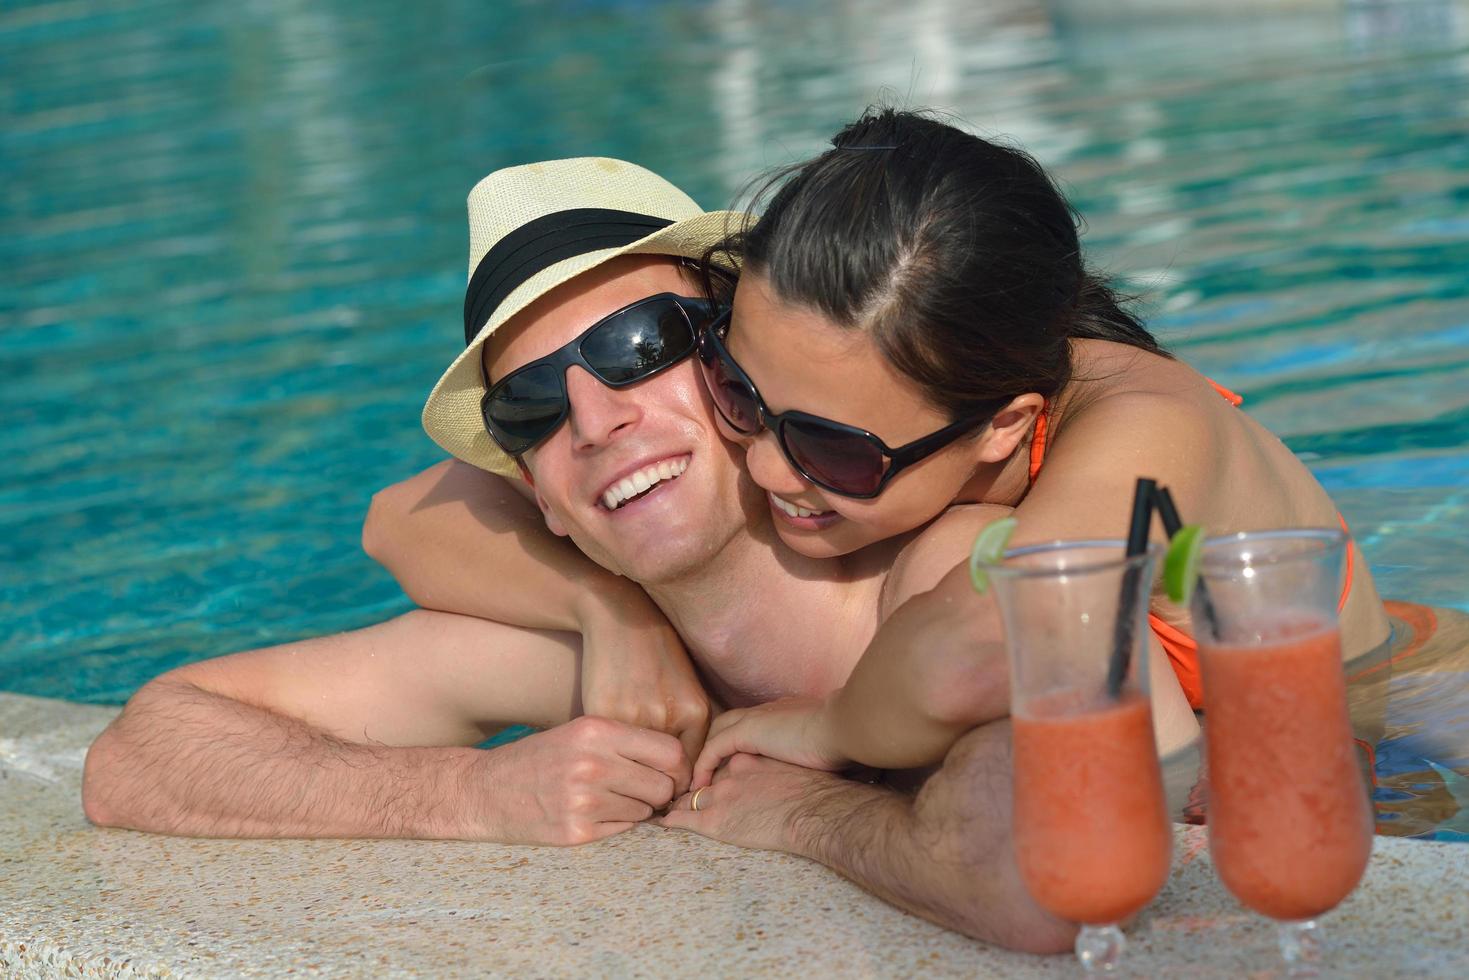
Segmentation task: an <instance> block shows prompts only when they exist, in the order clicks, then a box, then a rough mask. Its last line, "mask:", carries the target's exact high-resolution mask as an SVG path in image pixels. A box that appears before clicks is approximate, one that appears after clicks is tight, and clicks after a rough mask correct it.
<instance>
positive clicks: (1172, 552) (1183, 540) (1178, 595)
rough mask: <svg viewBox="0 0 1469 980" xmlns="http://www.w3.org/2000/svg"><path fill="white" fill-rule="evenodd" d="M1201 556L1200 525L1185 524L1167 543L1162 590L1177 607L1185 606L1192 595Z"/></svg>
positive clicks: (1202, 541)
mask: <svg viewBox="0 0 1469 980" xmlns="http://www.w3.org/2000/svg"><path fill="white" fill-rule="evenodd" d="M1203 554H1204V527H1203V525H1202V524H1185V525H1184V526H1183V527H1181V528H1179V529H1178V533H1177V534H1175V535H1174V536H1173V540H1172V541H1170V542H1169V543H1168V553H1167V554H1166V555H1164V556H1163V588H1164V589H1165V590H1166V591H1167V592H1168V598H1170V599H1172V600H1173V601H1174V602H1176V603H1178V604H1179V605H1187V604H1188V600H1189V598H1190V597H1191V596H1192V595H1193V594H1194V583H1195V582H1197V581H1198V580H1199V560H1200V559H1201V558H1202V557H1203Z"/></svg>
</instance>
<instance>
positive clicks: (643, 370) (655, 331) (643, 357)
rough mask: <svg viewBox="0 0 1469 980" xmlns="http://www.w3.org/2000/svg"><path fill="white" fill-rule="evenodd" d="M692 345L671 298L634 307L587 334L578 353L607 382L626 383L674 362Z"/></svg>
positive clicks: (680, 312)
mask: <svg viewBox="0 0 1469 980" xmlns="http://www.w3.org/2000/svg"><path fill="white" fill-rule="evenodd" d="M693 346H694V331H693V328H692V327H690V326H689V320H688V317H687V316H685V315H684V312H683V310H681V309H679V307H678V304H677V303H674V302H673V301H672V300H658V301H655V302H652V303H643V304H642V305H640V306H635V307H633V308H632V309H630V310H628V311H627V312H625V313H623V314H621V315H620V316H617V317H614V318H613V319H611V320H608V321H607V322H606V323H604V324H602V325H601V326H600V327H598V328H597V329H596V330H593V331H592V332H591V333H590V334H588V335H587V338H586V339H585V340H583V341H582V344H581V355H582V357H584V358H586V359H587V363H588V364H590V365H591V366H592V368H593V369H594V370H595V371H596V372H597V373H598V374H599V375H601V376H602V380H603V381H605V382H607V383H608V384H610V385H623V384H630V383H631V382H634V381H637V380H639V379H640V378H646V377H647V376H648V375H650V374H652V373H653V372H655V371H661V370H662V369H663V368H666V367H668V366H669V365H670V364H673V363H674V362H676V361H678V360H679V359H680V358H682V357H683V356H684V355H685V354H687V353H688V352H689V351H690V350H692V349H693Z"/></svg>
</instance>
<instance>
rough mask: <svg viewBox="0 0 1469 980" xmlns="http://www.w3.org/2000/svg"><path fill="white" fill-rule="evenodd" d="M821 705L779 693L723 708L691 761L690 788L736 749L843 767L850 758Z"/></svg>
mask: <svg viewBox="0 0 1469 980" xmlns="http://www.w3.org/2000/svg"><path fill="white" fill-rule="evenodd" d="M825 706H826V701H825V699H822V698H782V699H780V700H779V701H770V702H767V703H766V704H759V705H755V706H754V707H752V708H737V709H735V710H733V711H726V712H725V713H724V714H722V715H720V716H719V717H718V718H716V719H714V724H713V725H712V726H711V727H710V729H709V739H708V741H707V742H705V743H704V751H703V752H702V753H700V755H699V759H698V761H697V762H696V763H694V781H693V783H692V786H693V788H694V789H699V788H700V787H703V786H708V785H709V784H710V781H711V780H712V779H713V777H714V771H715V770H716V769H718V768H719V765H720V763H722V762H724V760H725V759H728V758H729V757H730V756H733V755H735V754H736V753H740V752H743V753H747V754H749V755H762V756H767V757H769V758H772V759H779V760H781V761H783V762H790V763H793V764H795V765H798V766H804V767H805V768H807V769H826V770H835V769H841V768H844V767H845V766H846V765H847V764H848V763H849V762H850V761H851V760H849V759H848V758H846V756H844V755H843V754H842V753H841V751H840V750H839V749H838V748H837V746H836V744H835V741H834V740H833V739H832V737H831V726H830V725H828V724H827V723H826V716H825V714H824V709H825ZM705 795H706V796H707V795H708V794H707V793H706V794H705Z"/></svg>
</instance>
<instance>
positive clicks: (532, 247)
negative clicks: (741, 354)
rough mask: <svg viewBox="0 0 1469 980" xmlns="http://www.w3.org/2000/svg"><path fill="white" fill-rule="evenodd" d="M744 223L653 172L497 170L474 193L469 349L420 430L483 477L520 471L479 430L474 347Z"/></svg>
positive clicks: (552, 166)
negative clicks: (611, 268) (600, 283)
mask: <svg viewBox="0 0 1469 980" xmlns="http://www.w3.org/2000/svg"><path fill="white" fill-rule="evenodd" d="M745 217H746V216H745V215H744V214H742V213H741V212H737V211H711V212H707V213H706V212H705V211H703V210H702V209H701V208H700V207H699V206H698V205H697V204H695V203H694V202H693V200H692V199H691V198H690V197H689V196H688V195H687V194H685V193H684V192H683V191H681V190H679V189H678V188H677V187H674V186H673V185H672V184H670V183H669V182H668V181H666V180H664V179H663V178H662V177H659V176H658V175H657V174H655V173H652V172H651V171H648V170H644V169H643V168H642V167H639V166H637V165H635V164H631V163H624V162H623V161H621V160H609V159H605V158H598V157H582V158H579V159H574V160H550V161H547V162H545V163H532V164H527V165H525V166H521V167H508V168H506V169H504V170H497V171H495V172H494V173H492V174H490V175H489V176H488V177H486V178H485V179H484V180H481V181H480V182H479V183H478V184H476V185H475V186H474V189H473V190H472V191H470V192H469V287H468V289H467V290H466V294H465V300H464V311H465V312H464V333H465V339H466V343H467V346H466V347H465V349H464V351H463V353H461V354H460V355H459V356H458V357H456V358H455V359H454V363H453V364H451V365H449V370H447V371H445V372H444V376H443V377H441V378H440V379H439V381H438V384H436V385H434V390H433V391H432V392H431V393H430V394H429V396H428V402H427V403H426V404H425V405H424V406H423V427H424V429H425V430H426V431H427V432H428V434H429V435H430V436H431V437H432V438H433V440H434V442H436V443H438V444H439V445H440V446H442V447H443V448H444V449H446V450H448V451H449V452H450V453H453V454H454V455H455V456H457V457H459V458H460V459H462V460H464V461H465V462H466V463H471V464H473V465H474V466H478V467H479V468H480V469H483V470H489V471H490V472H491V473H499V474H500V475H502V476H511V477H516V478H518V477H519V476H520V468H519V467H518V466H517V465H516V463H515V460H514V458H513V457H511V456H509V455H507V454H506V453H505V452H503V451H502V450H501V449H500V447H499V446H497V445H496V444H495V441H494V440H493V439H491V438H490V434H489V433H488V432H486V431H485V424H484V419H483V418H482V417H481V415H480V400H481V398H482V397H483V396H484V391H485V385H484V376H483V373H482V372H481V370H480V349H481V347H482V346H483V345H484V343H485V339H486V338H487V337H489V335H490V334H492V333H494V332H495V330H497V329H498V328H499V327H500V326H501V325H502V324H503V323H505V321H507V320H509V319H510V318H511V317H512V316H514V315H515V314H516V313H518V312H520V311H521V310H523V309H525V307H526V306H528V305H529V304H531V303H532V302H534V301H535V300H536V299H538V298H539V297H541V296H543V295H544V294H545V293H547V292H548V291H550V290H551V289H554V288H555V287H557V286H559V285H561V284H562V283H564V282H566V281H567V280H569V279H572V278H574V277H576V276H579V275H581V274H582V273H583V272H586V271H587V270H589V269H594V268H596V267H597V266H599V265H601V264H602V263H603V262H606V261H607V260H608V259H612V258H616V257H617V256H619V255H648V254H651V255H672V256H679V257H682V258H689V259H698V258H701V257H702V256H703V255H704V252H705V250H707V249H708V248H709V247H710V246H711V245H714V244H716V243H717V242H719V241H720V240H721V239H722V238H723V237H724V236H725V234H726V233H728V232H730V231H735V230H738V229H739V228H740V227H741V223H742V222H743V220H744V219H745Z"/></svg>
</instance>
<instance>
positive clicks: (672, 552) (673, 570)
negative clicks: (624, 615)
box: [573, 524, 729, 586]
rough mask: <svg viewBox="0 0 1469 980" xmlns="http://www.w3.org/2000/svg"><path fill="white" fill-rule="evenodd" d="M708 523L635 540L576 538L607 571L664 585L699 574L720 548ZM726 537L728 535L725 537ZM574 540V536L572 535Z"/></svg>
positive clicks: (650, 583)
mask: <svg viewBox="0 0 1469 980" xmlns="http://www.w3.org/2000/svg"><path fill="white" fill-rule="evenodd" d="M715 537H716V536H715V535H712V534H711V533H710V528H709V525H708V524H700V525H698V526H697V527H691V528H687V529H681V528H663V529H660V531H659V533H658V534H656V535H652V536H649V537H648V538H647V539H646V540H640V541H638V542H636V543H634V542H628V541H619V542H616V543H615V544H612V545H611V546H609V543H608V542H605V541H603V542H595V543H593V542H586V541H576V543H577V545H578V546H579V547H580V548H581V550H582V551H583V552H585V553H586V554H587V555H589V556H591V557H593V559H594V560H595V561H596V562H597V563H598V564H599V565H602V566H603V567H604V568H607V569H608V570H609V571H613V572H616V573H617V574H619V575H621V576H623V577H624V578H627V579H631V580H632V581H634V582H637V583H638V584H639V585H644V586H650V585H663V584H666V583H669V582H673V581H677V580H679V579H686V578H690V577H692V576H697V575H700V574H702V573H703V572H704V571H705V570H706V569H707V568H708V567H709V565H710V564H711V563H712V561H713V560H714V556H716V555H718V554H719V553H720V552H721V551H722V550H723V545H724V543H725V542H724V541H717V540H715ZM725 537H726V539H727V538H728V537H729V536H728V535H726V536H725ZM573 540H576V536H574V535H573Z"/></svg>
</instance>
